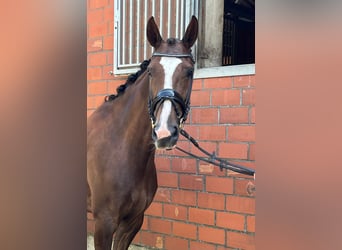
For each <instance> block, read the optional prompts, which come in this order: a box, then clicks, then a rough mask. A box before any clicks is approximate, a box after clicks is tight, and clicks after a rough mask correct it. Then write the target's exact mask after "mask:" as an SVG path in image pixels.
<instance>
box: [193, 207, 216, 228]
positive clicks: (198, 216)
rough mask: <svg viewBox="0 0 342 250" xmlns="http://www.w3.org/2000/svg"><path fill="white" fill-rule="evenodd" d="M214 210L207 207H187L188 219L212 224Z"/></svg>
mask: <svg viewBox="0 0 342 250" xmlns="http://www.w3.org/2000/svg"><path fill="white" fill-rule="evenodd" d="M214 220H215V212H214V211H213V210H208V209H200V208H194V207H190V208H189V221H191V222H195V223H198V224H206V225H214Z"/></svg>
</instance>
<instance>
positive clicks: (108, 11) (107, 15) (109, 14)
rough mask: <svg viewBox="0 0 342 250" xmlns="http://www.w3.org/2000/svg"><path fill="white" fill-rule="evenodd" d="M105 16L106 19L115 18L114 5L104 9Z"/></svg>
mask: <svg viewBox="0 0 342 250" xmlns="http://www.w3.org/2000/svg"><path fill="white" fill-rule="evenodd" d="M104 18H105V20H112V19H113V18H114V8H113V6H107V7H106V8H105V9H104Z"/></svg>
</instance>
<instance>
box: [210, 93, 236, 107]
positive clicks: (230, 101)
mask: <svg viewBox="0 0 342 250" xmlns="http://www.w3.org/2000/svg"><path fill="white" fill-rule="evenodd" d="M211 104H212V105H220V106H221V105H222V106H223V105H240V90H239V89H223V90H215V91H213V92H212V93H211Z"/></svg>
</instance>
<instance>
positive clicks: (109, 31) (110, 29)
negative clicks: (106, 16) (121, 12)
mask: <svg viewBox="0 0 342 250" xmlns="http://www.w3.org/2000/svg"><path fill="white" fill-rule="evenodd" d="M107 27H108V28H107V35H113V34H114V20H110V21H109V22H108V26H107Z"/></svg>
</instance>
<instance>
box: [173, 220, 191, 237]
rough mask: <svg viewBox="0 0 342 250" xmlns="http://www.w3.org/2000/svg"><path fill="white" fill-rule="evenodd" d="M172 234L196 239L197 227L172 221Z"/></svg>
mask: <svg viewBox="0 0 342 250" xmlns="http://www.w3.org/2000/svg"><path fill="white" fill-rule="evenodd" d="M173 234H174V235H176V236H181V237H183V238H188V239H197V227H196V225H194V224H187V223H183V222H176V221H174V222H173Z"/></svg>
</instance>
